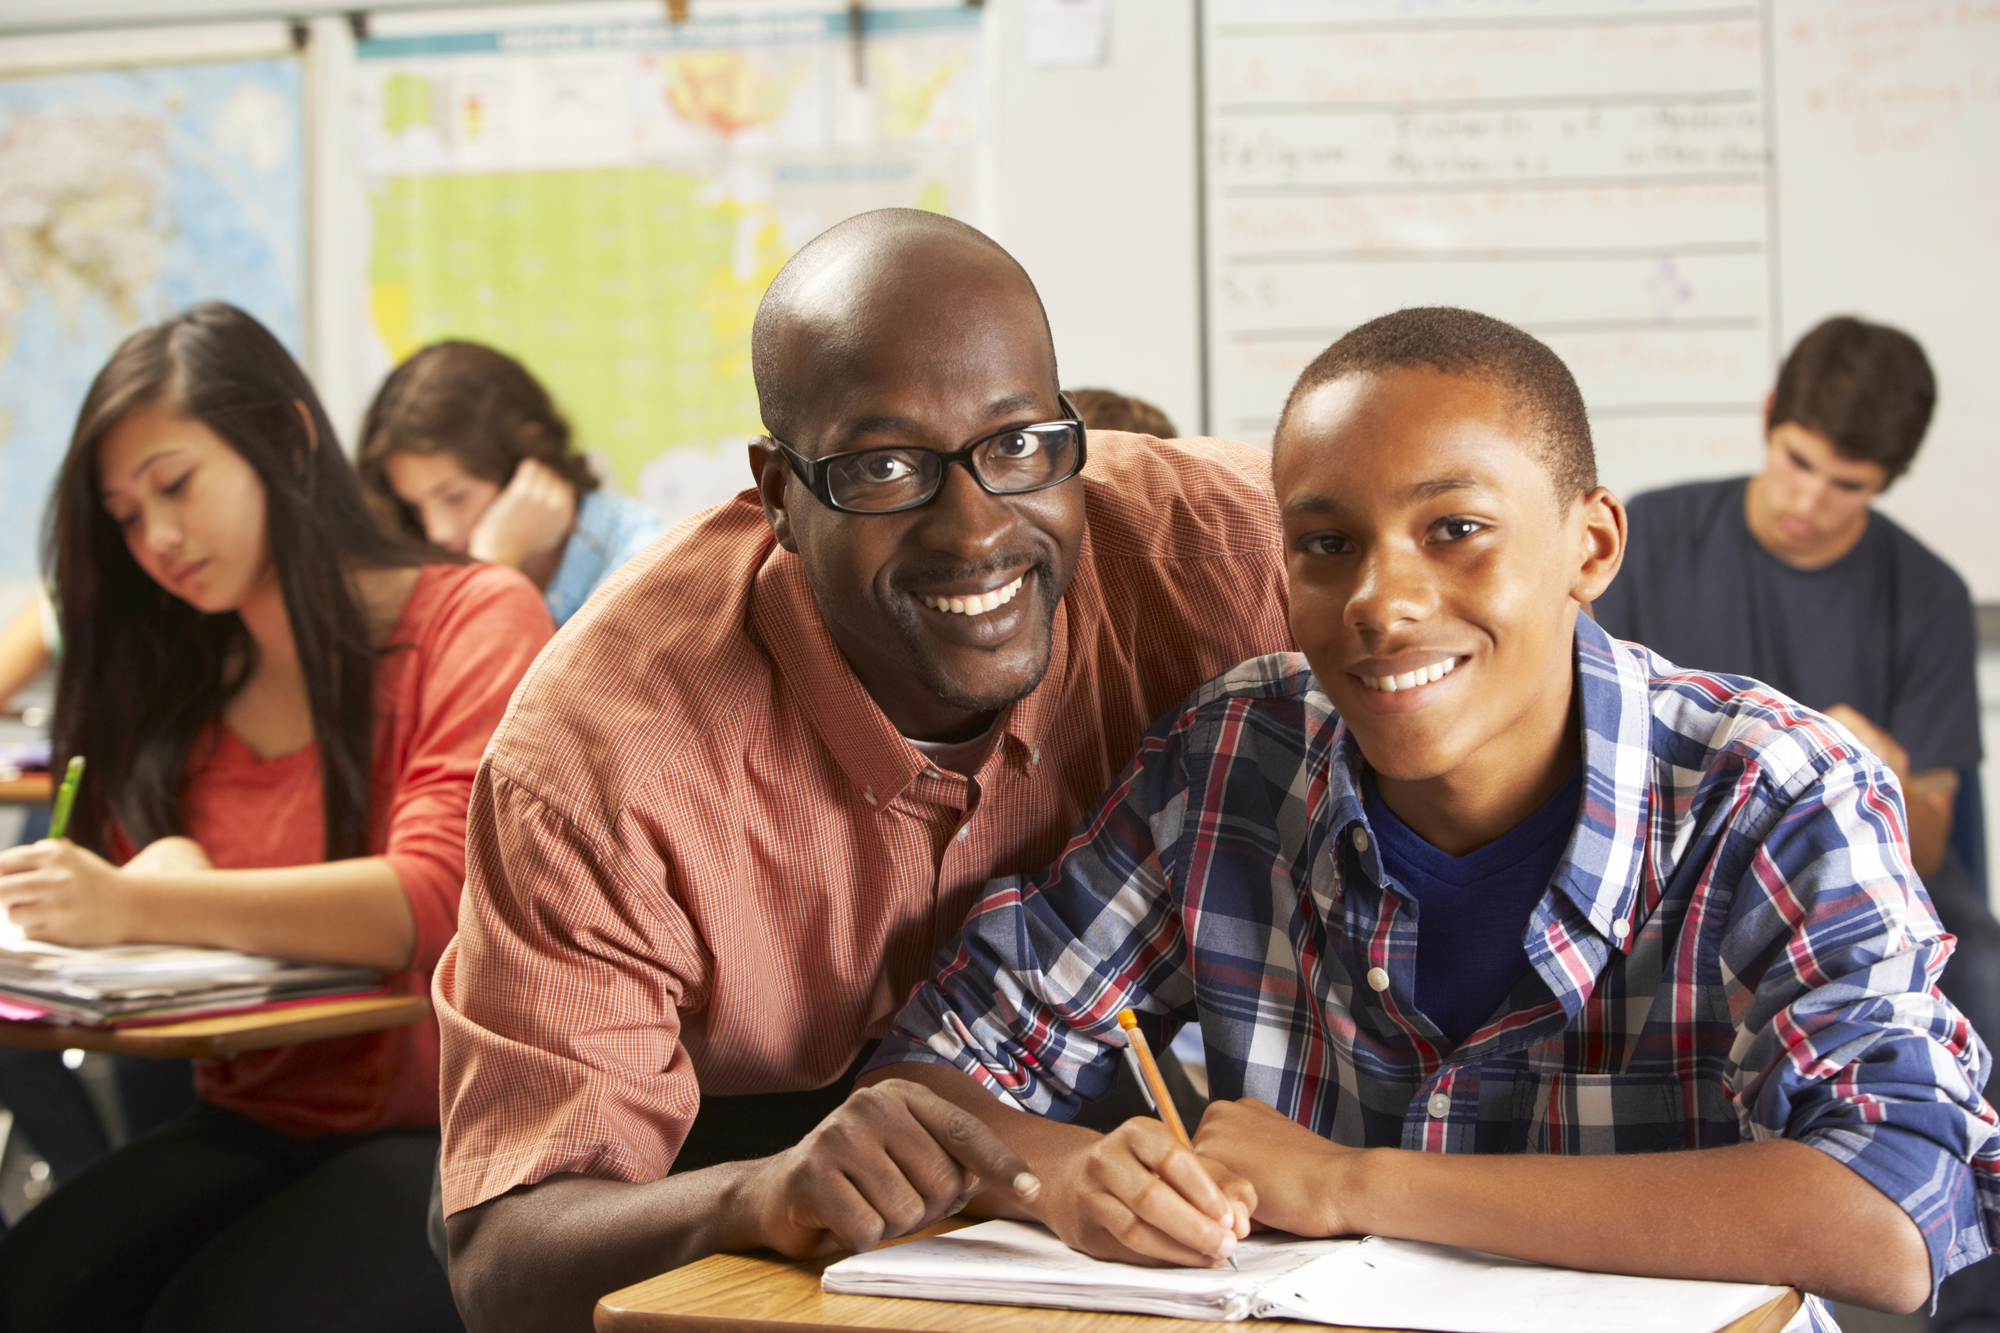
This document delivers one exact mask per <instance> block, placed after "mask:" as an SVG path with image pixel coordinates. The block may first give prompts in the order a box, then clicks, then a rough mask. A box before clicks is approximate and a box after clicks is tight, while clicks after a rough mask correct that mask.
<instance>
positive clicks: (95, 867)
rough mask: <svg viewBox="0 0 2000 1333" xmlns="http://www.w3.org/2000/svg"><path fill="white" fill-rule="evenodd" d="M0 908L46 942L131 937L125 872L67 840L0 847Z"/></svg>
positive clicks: (113, 941)
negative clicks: (3, 849)
mask: <svg viewBox="0 0 2000 1333" xmlns="http://www.w3.org/2000/svg"><path fill="white" fill-rule="evenodd" d="M197 850H198V849H197ZM204 859H206V858H204ZM0 907H4V908H5V909H6V911H7V915H8V916H9V917H10V918H11V919H12V920H13V922H14V924H15V925H17V926H19V927H20V928H21V930H22V931H23V932H24V933H25V934H26V935H27V936H28V938H30V939H35V940H41V941H43V942H44V943H47V944H67V945H70V946H73V947H77V948H83V947H88V946H91V945H99V944H124V943H127V942H128V941H129V940H130V939H131V938H132V934H131V932H132V922H131V920H130V916H131V903H130V900H129V895H128V894H127V892H126V881H125V878H124V876H123V875H122V874H121V873H120V872H119V870H118V868H117V867H116V866H114V865H112V864H111V863H110V862H109V861H107V860H105V859H104V858H103V857H101V856H99V855H97V854H96V853H95V852H89V851H85V850H84V849H83V848H81V847H79V846H77V845H76V844H75V843H73V842H71V841H69V840H68V839H67V838H64V839H60V840H56V839H49V838H44V839H43V840H42V841H40V842H36V843H30V844H28V845H27V846H25V847H10V848H8V849H7V850H6V851H0Z"/></svg>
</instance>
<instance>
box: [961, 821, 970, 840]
mask: <svg viewBox="0 0 2000 1333" xmlns="http://www.w3.org/2000/svg"><path fill="white" fill-rule="evenodd" d="M971 836H972V825H970V824H960V825H959V826H958V840H959V841H960V842H964V841H965V840H966V839H967V838H969V837H971Z"/></svg>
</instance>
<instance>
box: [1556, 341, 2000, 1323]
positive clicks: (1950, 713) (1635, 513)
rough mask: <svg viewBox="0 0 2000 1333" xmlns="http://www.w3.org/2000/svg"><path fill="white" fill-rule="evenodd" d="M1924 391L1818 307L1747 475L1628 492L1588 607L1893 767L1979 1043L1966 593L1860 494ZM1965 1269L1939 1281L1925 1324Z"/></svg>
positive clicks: (1982, 1015)
mask: <svg viewBox="0 0 2000 1333" xmlns="http://www.w3.org/2000/svg"><path fill="white" fill-rule="evenodd" d="M1935 401H1936V384H1935V381H1934V379H1933V377H1932V375H1931V368H1930V364H1929V361H1928V360H1927V359H1926V358H1925V356H1924V352H1923V348H1922V347H1920V346H1919V345H1918V344H1917V342H1916V340H1915V339H1913V338H1911V337H1910V336H1909V335H1908V334H1906V333H1903V332H1901V331H1900V330H1897V329H1892V328H1887V327H1885V326H1883V325H1879V324H1868V323H1864V322H1863V321H1861V320H1858V319H1851V318H1846V317H1841V318H1836V319H1829V320H1827V321H1826V322H1825V323H1823V324H1821V325H1820V326H1819V327H1817V328H1815V329H1814V330H1812V332H1810V333H1808V334H1806V336H1805V337H1803V338H1801V339H1800V340H1799V343H1798V345H1797V346H1796V347H1794V348H1793V349H1792V353H1791V355H1790V356H1788V357H1787V358H1786V359H1785V364H1784V366H1783V368H1782V369H1781V370H1780V371H1779V374H1778V383H1777V387H1776V388H1775V389H1774V390H1773V392H1772V394H1771V396H1770V398H1769V399H1768V400H1767V401H1766V404H1765V432H1766V440H1767V443H1768V452H1767V454H1766V456H1765V461H1764V470H1763V471H1762V472H1761V473H1759V474H1758V475H1756V476H1754V477H1735V478H1731V479H1729V480H1725V481H1707V482H1695V483H1692V484H1689V485H1685V486H1674V487H1669V488H1667V489H1665V490H1659V491H1653V492H1650V493H1648V494H1645V495H1641V496H1639V497H1638V498H1637V499H1635V500H1633V501H1632V502H1631V504H1630V506H1629V509H1628V512H1629V514H1630V519H1631V537H1630V542H1629V544H1628V545H1627V547H1626V551H1625V564H1624V567H1623V569H1622V570H1621V571H1620V572H1619V574H1618V577H1617V578H1616V579H1615V580H1614V581H1613V582H1612V584H1611V586H1610V587H1609V588H1608V589H1607V590H1606V591H1605V593H1604V595H1603V596H1602V597H1600V598H1598V600H1597V601H1596V603H1595V604H1594V605H1593V606H1592V608H1591V614H1592V615H1594V616H1595V617H1596V618H1597V621H1598V623H1599V624H1600V625H1602V626H1603V627H1604V628H1605V629H1606V630H1608V631H1610V632H1611V634H1612V635H1614V636H1615V637H1617V638H1621V639H1631V640H1634V641H1636V642H1639V643H1643V644H1645V645H1646V646H1647V647H1648V648H1651V649H1653V651H1655V652H1657V653H1660V654H1661V655H1663V656H1665V657H1667V658H1670V659H1672V660H1673V661H1675V662H1677V663H1679V664H1681V665H1682V666H1686V667H1695V668H1700V669H1702V670H1707V671H1725V672H1729V673H1732V674H1735V675H1744V676H1753V677H1755V678H1757V679H1758V680H1761V681H1764V682H1765V683H1767V684H1769V685H1772V686H1774V687H1775V688H1777V689H1778V690H1780V691H1782V692H1783V693H1785V694H1788V695H1790V696H1791V697H1792V698H1794V699H1797V700H1799V701H1800V702H1801V703H1804V704H1806V705H1807V706H1809V707H1812V708H1816V709H1819V710H1821V711H1823V712H1826V713H1828V714H1829V715H1831V716H1832V717H1834V718H1835V719H1836V720H1838V721H1840V722H1841V723H1842V724H1844V725H1845V726H1846V727H1847V728H1848V730H1850V731H1852V732H1853V733H1854V735H1855V736H1856V738H1857V739H1859V740H1860V741H1861V742H1862V743H1863V744H1865V745H1867V746H1868V747H1869V748H1870V749H1872V750H1874V751H1875V752H1876V753H1877V754H1878V755H1879V756H1880V757H1881V758H1882V759H1883V760H1884V761H1885V762H1886V763H1887V764H1888V766H1889V767H1890V768H1891V769H1893V770H1894V771H1895V774H1896V777H1897V779H1898V780H1899V781H1900V782H1901V783H1902V785H1903V792H1904V797H1905V800H1906V802H1907V804H1908V809H1909V821H1910V851H1911V859H1912V860H1913V861H1914V862H1915V864H1916V869H1917V872H1918V874H1919V875H1921V876H1922V877H1923V880H1924V884H1925V887H1926V888H1927V889H1928V890H1929V891H1930V894H1931V897H1932V899H1933V901H1934V902H1935V904H1936V907H1937V912H1938V916H1939V918H1940V919H1941V920H1942V921H1943V923H1944V925H1945V928H1946V929H1947V930H1949V931H1951V932H1952V933H1953V934H1955V935H1957V936H1958V937H1959V944H1958V952H1957V954H1956V956H1955V957H1954V958H1953V959H1952V962H1951V965H1950V966H1949V967H1948V968H1947V970H1946V972H1945V975H1944V981H1943V989H1944V990H1945V992H1946V993H1947V994H1948V995H1950V996H1951V998H1952V1000H1953V1001H1954V1002H1955V1003H1956V1004H1957V1005H1958V1006H1959V1008H1960V1009H1961V1010H1963V1011H1964V1013H1965V1014H1966V1016H1967V1017H1968V1018H1969V1019H1971V1020H1972V1023H1973V1026H1974V1027H1975V1028H1976V1029H1978V1030H1979V1032H1980V1033H1981V1035H1982V1036H1984V1037H1985V1038H1986V1039H1987V1040H1988V1042H1989V1044H1991V1043H1993V1042H1995V1041H2000V924H1996V923H1995V921H1994V920H1993V916H1992V913H1991V911H1990V910H1989V908H1988V907H1987V904H1986V899H1985V893H1984V889H1983V886H1982V885H1979V884H1978V883H1977V882H1976V881H1975V879H1974V876H1973V874H1972V872H1971V871H1970V869H1969V868H1968V867H1967V866H1966V865H1965V863H1964V861H1963V859H1962V858H1961V857H1960V856H1959V855H1958V854H1957V853H1955V852H1953V851H1952V850H1951V843H1952V838H1951V833H1952V818H1953V807H1954V803H1955V801H1956V798H1957V796H1958V792H1959V785H1960V782H1961V777H1960V775H1961V773H1963V772H1966V771H1967V770H1976V766H1977V765H1978V763H1979V761H1980V757H1981V751H1980V740H1979V695H1978V688H1977V679H1976V668H1977V655H1978V640H1977V633H1976V630H1975V627H1974V619H1973V610H1972V597H1971V594H1970V593H1969V592H1968V591H1967V589H1966V586H1965V581H1964V580H1963V579H1961V578H1960V577H1959V576H1958V575H1957V574H1956V573H1955V572H1954V571H1953V570H1952V568H1951V567H1950V566H1949V565H1947V564H1945V562H1944V561H1943V560H1941V559H1939V558H1938V557H1937V556H1936V555H1935V554H1934V553H1932V552H1931V551H1930V550H1929V549H1927V548H1926V547H1925V546H1924V545H1923V543H1921V542H1919V541H1918V540H1917V539H1916V538H1915V537H1913V536H1911V535H1910V534H1909V533H1908V532H1906V531H1904V530H1903V529H1902V528H1901V527H1899V526H1897V524H1896V523H1894V522H1893V521H1891V520H1890V519H1889V518H1888V517H1887V516H1886V515H1884V514H1881V513H1878V512H1876V511H1875V510H1874V508H1873V507H1872V501H1873V500H1874V498H1875V497H1876V496H1877V495H1880V494H1881V493H1882V492H1883V491H1885V490H1887V489H1888V488H1889V486H1890V484H1891V483H1893V482H1894V481H1895V480H1896V478H1897V477H1899V476H1901V475H1902V474H1903V473H1904V472H1905V471H1907V470H1908V469H1909V466H1910V463H1911V461H1912V460H1913V459H1914V458H1915V457H1916V453H1917V447H1918V445H1920V444H1921V443H1922V442H1923V437H1924V431H1925V429H1926V428H1927V427H1928V426H1929V424H1930V417H1931V408H1932V405H1933V403H1934V402H1935ZM1989 1268H1991V1269H2000V1265H1991V1264H1989V1265H1982V1266H1981V1270H1979V1272H1978V1273H1977V1279H1978V1280H1979V1281H1982V1282H1984V1283H1985V1284H1986V1285H1987V1286H1989V1287H1993V1288H1995V1290H1996V1294H2000V1280H1995V1279H2000V1273H1994V1274H1988V1273H1986V1272H1985V1271H1984V1270H1985V1269H1989ZM1973 1276H1974V1275H1972V1274H1968V1276H1967V1278H1966V1279H1959V1280H1958V1282H1955V1283H1951V1284H1947V1285H1946V1288H1945V1298H1944V1301H1943V1308H1941V1311H1940V1321H1939V1322H1938V1323H1934V1324H1933V1327H1934V1328H1937V1327H1942V1326H1946V1325H1945V1322H1944V1321H1945V1320H1946V1319H1947V1318H1948V1317H1949V1315H1950V1307H1952V1306H1954V1305H1956V1304H1958V1303H1959V1302H1957V1301H1955V1300H1954V1299H1953V1296H1954V1291H1955V1289H1957V1290H1963V1288H1962V1285H1961V1284H1963V1283H1965V1282H1967V1281H1968V1280H1971V1279H1972V1278H1973ZM1980 1303H1981V1304H1985V1303H1986V1302H1984V1301H1982V1302H1980ZM1983 1318H1984V1319H1985V1322H1977V1323H1950V1324H1949V1326H1950V1327H1952V1328H1963V1329H1967V1330H1969V1329H1972V1328H1975V1327H1976V1328H1979V1329H1993V1328H2000V1310H1995V1311H1992V1312H1989V1313H1988V1314H1986V1315H1985V1316H1983Z"/></svg>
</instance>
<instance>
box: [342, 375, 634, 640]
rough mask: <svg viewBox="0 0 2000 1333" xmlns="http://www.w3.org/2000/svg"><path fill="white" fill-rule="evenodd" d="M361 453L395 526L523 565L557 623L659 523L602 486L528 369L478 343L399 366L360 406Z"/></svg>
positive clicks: (368, 482)
mask: <svg viewBox="0 0 2000 1333" xmlns="http://www.w3.org/2000/svg"><path fill="white" fill-rule="evenodd" d="M357 466H358V467H359V469H360V472H361V480H362V483H363V485H365V486H366V487H367V488H368V491H369V494H370V497H371V498H372V499H373V500H374V501H375V502H376V504H377V507H378V508H379V509H380V510H381V511H382V512H384V513H386V514H390V515H393V524H394V525H395V526H397V527H399V528H400V529H401V530H402V531H403V532H406V533H408V534H409V535H411V536H413V537H420V538H424V539H427V540H429V541H430V542H431V543H432V544H434V545H437V546H442V547H443V548H444V549H445V550H447V551H456V552H458V553H459V554H461V555H469V556H471V557H472V558H473V559H475V560H490V561H493V562H494V563H496V564H502V565H511V566H513V567H514V568H515V569H518V570H520V571H521V572H522V573H523V574H526V575H527V576H528V577H529V578H531V579H533V580H534V581H535V586H536V587H538V588H540V589H542V593H543V597H544V598H545V599H546V600H547V602H548V606H549V614H550V615H551V616H554V617H555V620H556V623H557V624H558V625H560V624H561V623H562V622H563V621H565V620H568V619H569V618H570V617H571V616H572V615H574V614H575V613H576V610H577V608H578V607H580V606H582V605H583V604H584V602H586V601H588V600H589V598H590V594H591V593H593V592H595V591H597V585H598V584H600V583H602V582H604V580H605V578H606V577H607V576H608V575H609V574H610V573H611V571H612V570H614V569H617V568H618V567H619V566H620V565H622V564H624V563H625V562H626V561H627V560H630V559H631V558H632V557H633V556H635V555H637V554H638V553H639V552H640V551H642V550H644V549H645V548H646V546H647V545H648V544H649V543H650V542H651V541H652V540H653V538H655V537H657V536H659V535H660V533H661V531H662V530H663V529H662V527H661V524H660V520H659V516H658V515H657V514H655V513H654V512H653V511H652V510H650V509H648V508H647V507H646V506H645V505H643V504H640V503H639V502H638V501H637V500H632V499H627V498H626V497H624V496H619V495H612V494H609V493H608V492H606V491H605V490H604V489H603V488H602V486H600V485H599V483H598V479H597V474H596V473H595V472H593V471H592V470H591V467H590V463H589V462H588V460H586V459H585V458H584V457H583V455H581V454H579V453H575V452H573V451H572V450H571V449H570V431H569V423H568V422H567V421H565V420H563V417H562V414H561V413H560V412H558V411H557V410H556V405H555V402H554V401H553V400H552V399H551V398H550V397H549V392H548V390H547V389H545V388H543V387H542V384H541V382H540V381H539V380H537V379H536V378H535V377H534V376H533V375H531V374H529V373H528V368H527V367H526V366H524V365H522V364H521V363H520V362H519V361H516V360H515V359H514V358H513V357H511V356H508V355H507V354H506V353H505V352H501V351H496V350H495V349H493V348H491V347H485V346H481V345H480V344H479V343H471V342H440V343H433V344H431V345H430V346H429V347H426V348H424V349H423V350H422V351H420V352H418V353H417V354H416V355H415V356H412V357H411V358H410V359H409V360H407V361H405V362H404V363H403V364H402V365H400V366H398V367H396V369H395V371H394V372H392V373H391V374H390V376H389V378H388V379H386V380H384V381H383V382H382V387H381V389H380V390H379V391H377V393H376V395H375V401H374V402H373V403H372V404H370V405H369V408H368V416H367V419H366V420H365V421H364V422H363V423H362V427H361V452H360V456H359V458H358V460H357Z"/></svg>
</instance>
